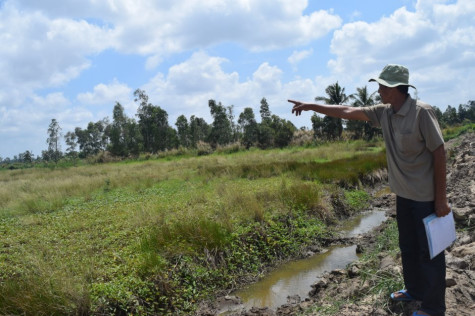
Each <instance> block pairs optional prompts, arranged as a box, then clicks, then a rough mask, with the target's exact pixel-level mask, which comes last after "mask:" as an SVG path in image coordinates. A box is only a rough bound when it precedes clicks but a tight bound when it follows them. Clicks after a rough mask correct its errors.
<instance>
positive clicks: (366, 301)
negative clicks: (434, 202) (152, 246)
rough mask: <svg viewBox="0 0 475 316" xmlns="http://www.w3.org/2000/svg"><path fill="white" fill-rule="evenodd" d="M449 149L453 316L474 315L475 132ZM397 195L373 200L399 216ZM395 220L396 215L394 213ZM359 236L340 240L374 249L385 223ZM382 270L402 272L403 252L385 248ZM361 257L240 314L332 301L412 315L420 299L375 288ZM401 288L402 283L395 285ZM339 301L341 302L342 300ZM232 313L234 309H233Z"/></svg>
mask: <svg viewBox="0 0 475 316" xmlns="http://www.w3.org/2000/svg"><path fill="white" fill-rule="evenodd" d="M446 150H447V154H448V163H447V168H448V169H447V187H448V189H447V190H448V198H449V201H450V203H451V205H452V209H453V211H454V216H455V219H456V222H457V224H456V225H457V229H458V232H457V238H458V239H457V241H456V243H455V244H454V245H453V246H452V247H451V248H450V249H449V250H448V251H447V252H446V259H447V278H446V280H447V298H446V303H447V313H446V315H447V316H455V315H473V311H474V310H475V234H474V228H475V133H470V134H465V135H463V136H461V137H459V138H457V139H454V140H452V141H449V142H448V143H447V144H446ZM394 202H395V196H394V195H393V194H384V195H382V196H378V197H376V198H375V199H374V201H373V202H372V203H373V206H374V207H377V208H379V209H381V208H385V209H387V210H388V215H389V217H390V218H393V217H395V205H394ZM390 220H391V219H390ZM384 225H387V223H385V224H383V225H382V226H381V227H379V228H377V229H375V230H374V231H373V232H371V233H368V234H366V235H364V236H361V237H359V238H355V239H350V240H349V239H346V240H339V241H338V242H342V243H356V244H358V249H360V250H370V249H371V247H374V246H375V245H376V237H377V236H378V234H379V232H380V231H382V230H383V229H384ZM375 260H377V262H376V264H377V265H379V271H381V272H382V273H383V274H384V273H386V274H387V275H400V274H401V262H400V257H399V256H397V257H396V258H394V257H393V256H391V255H389V254H386V253H384V252H383V253H380V254H379V256H378V257H377V258H376V259H375ZM360 270H361V262H355V263H354V264H352V265H351V266H350V267H349V268H348V269H346V270H338V271H331V272H329V273H327V274H325V275H324V276H322V277H321V278H319V279H317V276H316V282H315V284H314V285H313V286H312V289H309V290H310V293H309V295H310V297H309V298H307V299H306V300H305V301H301V299H300V298H299V297H291V298H289V304H287V305H284V306H281V307H280V308H278V309H277V310H276V311H274V310H271V309H269V308H253V309H251V310H249V311H240V312H239V313H236V314H234V315H241V316H248V315H249V316H250V315H300V314H306V315H320V314H321V313H320V312H309V310H312V307H314V306H328V307H331V308H329V309H333V312H334V313H333V315H346V316H348V315H350V316H351V315H355V316H356V315H378V316H384V315H392V316H394V315H399V316H402V315H411V313H412V311H413V310H414V309H417V308H418V303H417V302H415V303H410V304H402V303H394V302H392V301H391V300H390V299H388V297H387V295H386V294H384V295H383V294H379V295H378V294H370V293H374V292H372V291H368V288H369V287H370V286H371V284H372V281H374V280H371V276H369V277H368V276H367V275H366V276H363V275H361V274H360V273H359V271H360ZM394 290H397V289H394ZM235 299H236V298H232V297H226V298H220V299H219V300H218V302H215V303H217V305H220V304H221V303H223V304H229V303H231V304H232V302H233V300H235ZM335 302H340V303H339V304H338V305H336V304H335ZM231 314H232V313H229V314H228V315H231ZM200 315H216V309H206V312H204V310H201V312H200Z"/></svg>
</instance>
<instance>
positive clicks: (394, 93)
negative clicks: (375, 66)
mask: <svg viewBox="0 0 475 316" xmlns="http://www.w3.org/2000/svg"><path fill="white" fill-rule="evenodd" d="M369 81H370V82H371V81H376V82H377V83H379V89H378V92H379V95H380V96H381V101H382V102H383V103H391V104H393V103H398V101H400V100H401V99H402V98H404V99H405V98H406V96H407V91H408V88H409V87H413V88H414V89H415V88H416V87H414V86H413V85H410V84H409V70H408V69H407V68H406V67H404V66H401V65H393V64H390V65H386V66H385V67H384V68H383V71H381V73H380V74H379V77H378V78H371V79H370V80H369Z"/></svg>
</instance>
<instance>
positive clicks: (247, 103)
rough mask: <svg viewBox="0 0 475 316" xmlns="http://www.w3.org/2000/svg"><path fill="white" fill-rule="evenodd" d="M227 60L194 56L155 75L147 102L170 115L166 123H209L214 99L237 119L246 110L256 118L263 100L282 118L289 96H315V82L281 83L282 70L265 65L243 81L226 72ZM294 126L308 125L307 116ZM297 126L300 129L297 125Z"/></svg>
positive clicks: (287, 112) (200, 54)
mask: <svg viewBox="0 0 475 316" xmlns="http://www.w3.org/2000/svg"><path fill="white" fill-rule="evenodd" d="M225 62H226V60H225V59H223V58H219V57H214V56H209V55H208V54H206V53H205V52H198V53H195V54H194V55H193V56H191V57H190V59H188V60H186V61H185V62H183V63H181V64H178V65H175V66H173V67H171V68H170V71H169V73H168V75H165V74H163V73H158V74H157V75H156V76H155V77H154V78H153V79H152V80H151V81H150V82H149V83H147V84H146V85H144V86H143V87H142V89H144V90H145V91H146V92H147V94H148V95H149V97H150V102H152V103H153V104H155V105H159V106H160V107H162V108H163V109H164V110H166V111H167V113H168V114H169V123H170V124H171V125H173V124H174V123H175V121H176V118H177V117H178V116H179V115H181V114H184V115H185V116H186V117H187V118H189V117H190V116H191V115H195V116H198V117H203V118H204V119H205V120H207V121H208V122H209V123H211V122H212V121H211V117H210V113H209V108H208V100H210V99H213V100H215V101H217V102H221V103H222V104H223V105H225V106H230V105H234V112H235V115H236V117H237V116H238V115H239V114H240V113H241V112H242V111H243V109H244V108H245V107H251V108H253V110H254V113H255V114H256V116H257V117H259V106H260V100H261V99H262V98H263V97H265V98H266V99H267V100H268V102H269V105H270V110H271V112H273V113H274V114H277V115H279V116H281V117H286V118H287V119H290V118H291V114H290V106H289V105H288V103H287V99H288V98H289V97H292V98H300V99H305V100H312V99H313V98H314V97H315V96H316V95H317V94H316V91H317V88H316V84H315V82H313V81H312V80H310V79H297V80H293V81H291V82H288V83H283V81H282V79H283V78H282V76H283V71H282V70H281V69H280V68H279V67H277V66H274V65H270V64H269V63H267V62H264V63H262V64H261V65H259V67H258V68H257V69H256V70H255V71H254V72H253V74H252V76H251V78H247V79H245V80H242V78H240V77H239V74H238V73H236V72H225V71H224V70H223V68H222V64H223V63H225ZM292 121H293V122H294V121H295V122H296V123H295V124H300V125H305V124H307V125H308V122H309V120H308V117H307V118H302V119H300V118H299V119H297V118H292ZM300 125H299V126H300Z"/></svg>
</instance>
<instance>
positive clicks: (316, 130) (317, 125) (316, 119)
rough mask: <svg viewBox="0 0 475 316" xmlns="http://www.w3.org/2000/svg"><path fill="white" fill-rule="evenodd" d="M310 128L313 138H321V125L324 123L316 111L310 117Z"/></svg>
mask: <svg viewBox="0 0 475 316" xmlns="http://www.w3.org/2000/svg"><path fill="white" fill-rule="evenodd" d="M311 121H312V130H313V136H314V138H315V139H322V138H323V135H324V134H323V127H324V126H325V123H324V122H323V118H322V117H320V116H319V115H318V114H317V113H313V115H312V118H311Z"/></svg>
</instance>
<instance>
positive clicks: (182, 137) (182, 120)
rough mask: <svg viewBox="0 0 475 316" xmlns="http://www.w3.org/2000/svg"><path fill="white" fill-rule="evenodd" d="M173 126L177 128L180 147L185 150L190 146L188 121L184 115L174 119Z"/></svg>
mask: <svg viewBox="0 0 475 316" xmlns="http://www.w3.org/2000/svg"><path fill="white" fill-rule="evenodd" d="M175 126H176V128H177V136H178V141H179V144H180V146H183V147H185V148H188V147H190V145H191V133H190V125H189V124H188V120H187V119H186V117H185V116H184V115H180V116H179V117H178V118H177V119H176V123H175Z"/></svg>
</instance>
